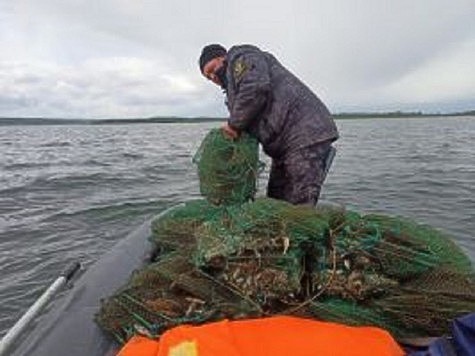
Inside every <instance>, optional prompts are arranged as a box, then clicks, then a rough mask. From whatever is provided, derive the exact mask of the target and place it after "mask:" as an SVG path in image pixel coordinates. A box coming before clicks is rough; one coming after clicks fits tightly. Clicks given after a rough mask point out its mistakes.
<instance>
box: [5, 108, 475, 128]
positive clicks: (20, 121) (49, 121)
mask: <svg viewBox="0 0 475 356" xmlns="http://www.w3.org/2000/svg"><path fill="white" fill-rule="evenodd" d="M442 116H445V117H447V116H449V117H450V116H475V110H469V111H462V112H454V113H423V112H421V111H416V112H407V111H391V112H349V113H344V112H343V113H337V114H333V117H334V118H335V119H337V120H338V119H374V118H378V119H385V118H417V117H442ZM224 120H226V118H224V117H175V116H170V117H165V116H157V117H149V118H127V119H125V118H124V119H120V118H114V119H61V118H47V117H30V118H15V117H0V125H105V124H147V123H200V122H212V121H224Z"/></svg>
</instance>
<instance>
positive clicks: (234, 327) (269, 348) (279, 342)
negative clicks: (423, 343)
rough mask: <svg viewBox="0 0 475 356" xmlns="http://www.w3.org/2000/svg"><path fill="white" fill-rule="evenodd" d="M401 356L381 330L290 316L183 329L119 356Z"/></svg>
mask: <svg viewBox="0 0 475 356" xmlns="http://www.w3.org/2000/svg"><path fill="white" fill-rule="evenodd" d="M245 355H252V356H264V355H265V356H310V355H316V356H338V355H342V356H360V355H361V356H363V355H364V356H367V355H378V356H384V355H388V356H400V355H404V352H403V350H402V349H401V348H400V347H399V345H398V344H397V343H396V341H394V339H393V338H392V337H391V335H390V334H389V333H388V332H387V331H385V330H382V329H379V328H376V327H351V326H346V325H341V324H336V323H329V322H322V321H316V320H310V319H302V318H295V317H288V316H278V317H271V318H264V319H251V320H237V321H228V320H224V321H220V322H215V323H210V324H205V325H201V326H190V325H182V326H178V327H176V328H174V329H171V330H168V331H167V332H165V333H164V334H163V335H162V336H161V338H160V340H151V339H148V338H145V337H141V336H135V337H133V338H132V339H131V340H130V341H129V342H128V343H127V344H126V345H125V346H124V347H123V348H122V350H121V351H120V352H119V356H245Z"/></svg>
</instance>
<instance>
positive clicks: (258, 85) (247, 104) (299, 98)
mask: <svg viewBox="0 0 475 356" xmlns="http://www.w3.org/2000/svg"><path fill="white" fill-rule="evenodd" d="M227 62H228V67H227V71H226V78H227V80H228V83H227V87H226V95H227V106H228V109H229V112H230V118H229V121H228V122H229V125H230V126H231V127H233V128H235V129H239V130H245V131H247V132H249V133H251V134H252V135H254V136H255V137H256V138H257V139H258V140H259V142H260V143H261V144H262V146H263V148H264V151H265V152H266V153H267V154H268V155H269V156H271V157H273V158H280V157H283V156H284V155H286V154H287V153H289V152H292V151H294V150H297V149H299V148H302V147H306V146H310V145H313V144H316V143H319V142H323V141H327V140H336V139H337V138H338V130H337V128H336V126H335V123H334V122H333V119H332V118H331V114H330V112H329V111H328V109H327V107H326V106H325V105H324V104H323V103H322V101H321V100H320V99H319V98H318V97H317V96H316V95H315V94H314V93H313V92H312V91H311V90H310V89H309V88H308V87H307V86H306V85H305V84H303V83H302V82H301V81H300V80H299V79H298V78H297V77H296V76H294V75H293V74H292V73H290V71H288V70H287V69H286V68H284V67H283V66H282V65H281V64H280V63H279V62H278V61H277V59H276V58H275V57H274V56H273V55H271V54H270V53H267V52H263V51H261V50H260V49H259V48H257V47H255V46H251V45H243V46H234V47H231V49H230V50H229V52H228V54H227Z"/></svg>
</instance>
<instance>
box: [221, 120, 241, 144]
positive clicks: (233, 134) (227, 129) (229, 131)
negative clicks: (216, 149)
mask: <svg viewBox="0 0 475 356" xmlns="http://www.w3.org/2000/svg"><path fill="white" fill-rule="evenodd" d="M221 130H223V133H224V136H226V137H227V138H229V139H231V140H235V139H236V138H238V137H239V131H237V130H235V129H233V128H232V127H231V126H229V124H228V123H226V124H224V125H223V126H222V127H221Z"/></svg>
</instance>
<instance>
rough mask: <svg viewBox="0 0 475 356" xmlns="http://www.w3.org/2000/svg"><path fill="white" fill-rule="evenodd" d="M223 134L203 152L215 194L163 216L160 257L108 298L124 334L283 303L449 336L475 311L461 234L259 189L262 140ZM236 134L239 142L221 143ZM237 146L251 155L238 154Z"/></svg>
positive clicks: (321, 314) (338, 318)
mask: <svg viewBox="0 0 475 356" xmlns="http://www.w3.org/2000/svg"><path fill="white" fill-rule="evenodd" d="M219 135H221V134H220V133H219V132H218V131H213V132H211V133H210V135H208V136H207V138H206V139H205V140H204V141H203V144H202V146H201V148H200V150H199V152H198V154H197V156H198V157H199V159H197V160H198V161H199V163H198V169H199V170H200V169H204V171H206V172H208V174H209V175H210V176H208V175H207V174H205V176H206V182H205V183H204V184H203V181H201V185H202V192H203V193H204V192H206V193H204V195H205V196H206V198H207V200H204V199H203V200H194V201H188V202H186V203H182V204H180V205H178V206H176V207H174V208H173V209H171V210H169V211H168V212H167V213H165V214H162V215H160V216H159V217H158V218H156V219H155V220H154V221H153V223H152V237H151V239H152V241H153V243H154V245H155V247H156V253H155V254H154V256H155V257H154V259H153V261H151V263H150V264H149V265H147V266H145V267H144V268H143V269H142V270H140V271H137V272H135V273H134V274H133V275H132V277H131V278H130V280H129V281H128V283H127V284H126V285H125V286H124V287H123V288H122V289H121V290H119V291H117V293H115V294H114V295H113V296H111V297H110V298H107V299H106V300H104V301H103V302H102V308H101V311H100V312H99V313H98V315H97V318H96V320H97V322H98V323H99V325H100V326H101V327H102V328H103V329H105V330H107V331H108V332H110V333H111V334H112V335H114V336H115V337H116V338H117V340H119V341H120V342H123V341H125V340H127V339H128V338H129V337H130V336H132V335H134V334H137V333H139V334H145V335H149V336H159V335H160V334H161V333H163V332H164V331H165V330H167V329H169V328H171V327H173V326H176V325H179V324H182V323H191V324H200V323H203V322H208V321H213V320H220V319H222V318H230V319H239V318H249V317H260V316H270V315H278V314H286V315H296V316H304V317H310V318H316V319H320V320H330V321H335V322H340V323H345V324H350V325H374V326H379V327H382V328H385V329H387V330H389V331H390V332H392V333H393V334H394V335H395V336H397V337H414V336H438V335H440V334H442V333H445V332H447V331H448V324H449V322H450V321H451V320H453V319H454V318H456V317H457V316H460V315H463V314H465V313H468V312H473V311H474V310H475V279H474V273H473V269H472V266H471V263H470V261H469V259H468V258H467V256H466V255H465V254H464V253H463V252H462V251H461V250H460V249H459V248H458V247H457V246H456V245H455V244H454V243H453V242H452V240H451V239H450V237H449V236H446V235H445V234H443V233H442V232H440V231H439V230H437V229H434V228H431V227H429V226H425V225H421V224H418V223H416V222H414V221H412V220H409V219H406V218H401V217H390V216H385V215H374V214H370V215H364V214H359V213H358V212H355V211H350V210H346V209H345V208H343V207H339V206H325V205H324V206H319V207H318V208H316V209H315V208H311V207H306V206H295V205H291V204H289V203H286V202H284V201H278V200H274V199H269V198H258V199H255V200H252V199H251V198H252V197H253V194H254V190H255V178H256V172H257V166H258V163H257V156H256V150H255V149H256V146H255V142H253V141H249V140H248V138H245V137H244V138H242V141H239V140H238V141H230V140H228V141H229V142H227V143H226V142H224V141H222V139H223V138H222V137H221V138H219V137H218V136H219ZM246 140H248V141H246ZM225 145H230V147H231V148H229V151H228V149H224V150H223V151H220V150H215V152H214V153H213V154H211V153H210V151H213V147H217V148H222V147H224V146H225ZM241 145H244V146H247V149H244V148H243V147H240V148H237V147H238V146H241ZM251 148H252V149H251ZM231 151H232V152H233V153H232V154H231V155H230V154H229V152H231ZM205 152H206V153H205ZM219 152H221V153H222V156H221V157H214V158H213V159H214V160H216V162H217V161H220V162H221V163H220V165H218V166H216V167H214V168H213V169H210V170H207V169H208V168H207V169H205V168H204V167H209V165H208V164H206V165H204V166H203V167H201V168H200V164H201V163H203V160H204V161H206V160H207V159H208V158H207V159H204V157H211V156H214V155H217V156H220V154H219ZM237 152H239V154H244V152H247V153H245V154H244V155H248V157H247V159H245V158H243V157H241V158H239V160H237V159H236V160H235V159H234V158H232V159H231V158H230V157H234V156H233V155H234V154H237ZM208 155H209V156H208ZM251 156H252V157H251ZM223 157H227V159H223ZM200 162H201V163H200ZM236 162H246V163H245V164H244V163H241V164H242V165H244V166H245V167H247V168H246V169H244V167H238V166H239V165H238V164H236ZM249 162H253V163H252V165H248V163H249ZM228 164H229V166H227V165H228ZM211 166H213V164H211ZM249 167H252V169H251V168H249ZM210 172H213V173H210ZM223 172H234V173H236V172H239V173H236V176H238V175H241V177H244V178H243V182H240V181H239V180H234V181H233V179H230V180H229V181H233V183H232V184H229V185H226V184H223V183H222V182H223V181H225V180H226V179H225V178H226V173H223ZM234 173H233V174H234ZM202 174H204V173H200V179H203V176H202ZM233 174H230V176H233ZM213 175H216V176H213ZM220 175H222V176H220ZM213 182H218V183H213ZM244 182H246V183H245V184H244ZM215 184H216V185H215ZM244 185H245V186H246V187H247V188H243V186H244ZM204 187H206V188H204ZM223 187H226V188H225V189H223ZM236 187H239V188H236ZM251 187H252V188H251ZM215 188H217V189H215ZM225 192H227V193H229V194H231V195H232V196H233V197H232V199H228V198H227V197H226V196H225V195H221V194H227V193H225ZM210 196H211V197H213V198H211V199H210ZM218 203H219V204H218Z"/></svg>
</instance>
